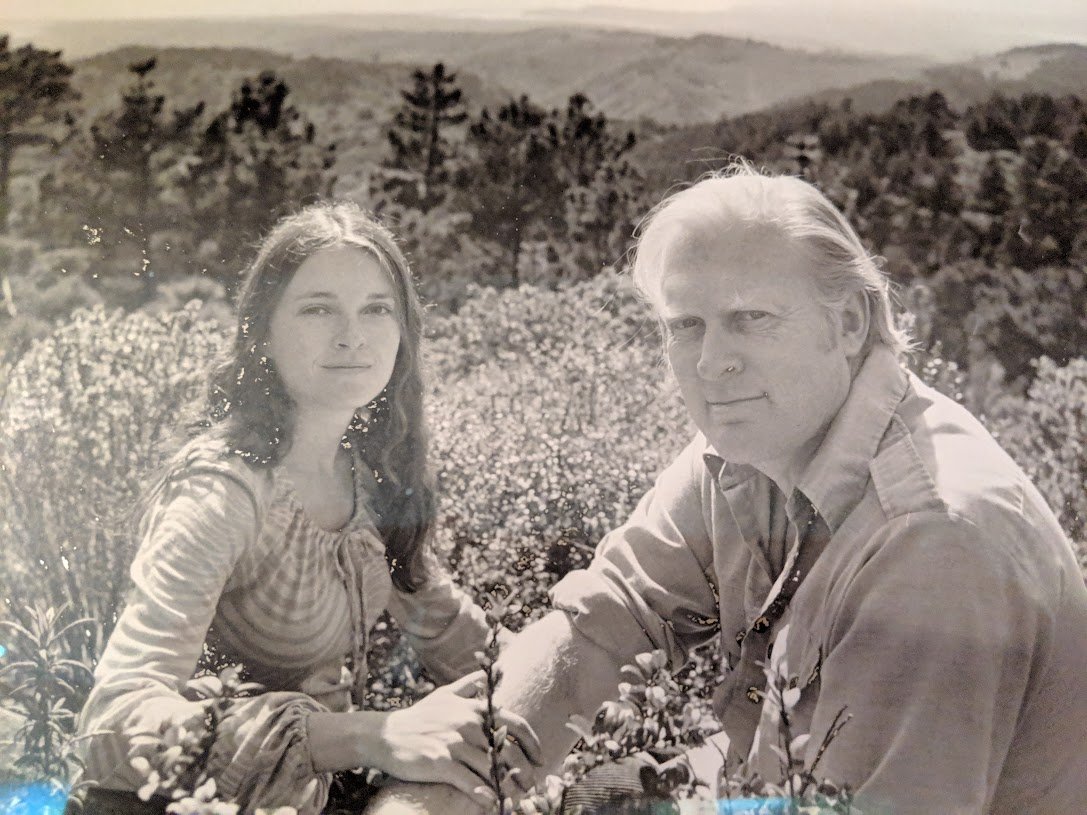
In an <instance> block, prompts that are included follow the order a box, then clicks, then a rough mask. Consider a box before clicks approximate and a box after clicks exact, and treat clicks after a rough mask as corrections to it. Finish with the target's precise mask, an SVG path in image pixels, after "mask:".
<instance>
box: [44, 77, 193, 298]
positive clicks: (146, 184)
mask: <svg viewBox="0 0 1087 815" xmlns="http://www.w3.org/2000/svg"><path fill="white" fill-rule="evenodd" d="M155 65H156V60H155V58H154V57H152V58H150V59H147V60H145V61H143V62H137V63H133V64H131V65H130V66H129V72H130V73H132V74H133V76H134V77H135V79H134V81H133V83H132V84H131V85H130V86H129V87H128V88H126V89H125V90H124V91H122V94H121V104H120V107H119V108H118V109H117V110H114V111H108V112H106V113H104V114H102V115H100V116H99V117H98V118H97V119H96V120H95V121H94V122H93V123H92V125H91V127H90V130H89V132H87V133H85V134H82V135H81V136H80V137H79V138H78V139H76V140H75V141H74V142H73V143H72V145H71V148H70V150H69V151H68V152H67V154H66V155H65V156H64V158H63V160H62V161H61V162H60V165H59V167H58V168H57V169H55V170H53V171H52V172H50V173H48V174H47V175H46V176H45V177H44V178H43V179H42V181H41V184H40V190H41V200H42V206H41V208H40V209H41V211H40V214H39V224H38V229H39V232H40V233H41V234H42V235H43V236H44V237H45V238H46V239H47V240H48V241H49V242H51V243H53V244H54V245H58V244H59V245H61V246H65V245H68V246H70V245H78V244H79V243H81V242H84V241H86V242H89V243H90V245H91V246H92V248H93V249H95V250H96V252H97V260H98V263H97V264H96V267H95V268H94V270H93V271H94V274H95V275H96V276H98V275H102V276H104V277H112V278H116V277H117V276H118V275H121V276H125V277H127V278H128V279H131V277H132V276H135V277H137V278H139V279H140V280H141V281H142V286H138V287H137V289H139V291H137V292H134V293H132V294H133V296H135V297H136V298H137V299H143V298H146V297H149V296H151V294H152V293H153V291H154V288H155V286H156V283H157V275H158V272H159V269H158V267H159V265H160V264H159V263H157V262H155V261H156V260H158V259H161V255H162V250H164V249H165V247H166V246H167V245H168V241H162V242H156V241H155V240H154V238H155V237H156V235H161V234H163V233H170V232H176V230H177V229H178V228H179V227H183V225H184V222H185V212H184V208H183V207H179V206H178V202H177V201H176V200H172V199H171V197H170V192H171V190H172V186H173V184H172V177H171V173H172V171H173V170H174V169H175V168H176V166H177V165H178V163H179V162H181V161H182V160H183V158H184V157H185V156H186V155H188V154H189V153H190V152H191V149H192V136H193V132H194V129H195V125H196V122H197V121H198V119H199V117H200V115H201V113H202V111H203V103H200V104H197V105H195V106H193V107H191V108H188V109H183V110H175V111H171V112H168V111H167V109H166V100H165V97H164V96H163V95H162V94H160V93H158V92H157V91H156V88H155V83H154V81H153V80H152V79H151V74H152V72H153V71H154V69H155ZM166 251H168V250H166ZM156 256H158V257H156Z"/></svg>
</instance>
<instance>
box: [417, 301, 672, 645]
mask: <svg viewBox="0 0 1087 815" xmlns="http://www.w3.org/2000/svg"><path fill="white" fill-rule="evenodd" d="M615 285H616V284H615V283H614V282H611V283H608V282H591V283H584V284H579V285H577V286H573V287H571V288H569V289H564V290H560V291H555V292H551V291H541V290H532V289H521V290H515V291H508V292H501V293H496V292H487V293H484V294H483V296H481V297H480V298H479V299H478V300H474V301H472V303H471V304H470V305H469V306H466V307H465V308H464V309H462V310H461V312H460V313H459V314H457V315H456V317H453V318H449V319H448V320H446V321H444V322H442V323H439V324H438V326H437V327H436V331H435V333H436V334H437V335H438V340H437V341H436V342H435V345H436V346H437V347H436V348H435V351H436V355H435V356H436V357H437V358H436V364H435V368H436V369H437V370H438V371H439V372H440V374H441V375H440V377H439V379H438V384H437V385H436V398H435V399H434V400H432V401H433V404H432V406H431V411H432V420H431V426H432V431H433V432H432V437H433V449H434V451H433V460H434V462H435V464H436V465H437V469H438V479H439V494H440V506H439V516H438V520H437V523H436V525H435V526H436V534H437V545H438V547H439V549H440V550H442V551H443V552H444V553H445V554H446V555H447V557H448V558H449V561H450V563H451V565H452V566H453V568H454V569H455V570H456V572H457V574H458V576H459V578H460V580H461V581H462V582H463V583H464V584H465V585H466V586H467V587H468V588H469V589H470V590H471V591H473V592H474V593H476V595H477V596H478V597H482V596H484V595H485V594H486V593H488V592H492V591H500V592H502V593H504V591H505V589H506V588H508V587H509V586H511V585H520V586H521V587H522V592H528V593H529V594H528V595H526V596H522V598H521V599H522V602H523V608H524V609H525V611H526V613H527V614H528V615H529V616H533V615H538V614H540V613H542V612H543V611H544V610H545V609H546V607H547V601H546V590H547V589H548V588H549V587H550V586H551V585H552V584H553V583H554V582H555V580H556V579H557V578H558V577H561V576H562V575H564V574H565V573H566V572H568V571H570V570H571V569H573V568H577V567H580V566H583V565H585V564H586V563H587V562H588V560H589V558H590V557H591V555H592V552H593V549H594V548H595V546H596V544H597V542H598V541H599V540H600V538H601V537H603V535H604V534H605V533H607V532H608V531H609V530H611V529H612V528H614V527H616V526H618V525H619V524H620V523H621V522H622V521H623V520H625V518H626V516H627V515H628V514H629V513H630V511H631V510H632V509H633V507H634V505H635V504H636V502H637V501H638V499H639V498H640V497H641V495H642V494H643V493H644V492H645V490H646V489H647V488H648V487H649V486H650V485H651V484H652V481H653V478H654V477H655V476H656V474H657V473H658V472H659V471H660V470H661V469H662V468H663V466H664V465H665V464H666V463H667V462H668V461H669V460H670V459H671V458H672V457H673V456H674V455H675V454H676V453H677V452H678V451H679V450H680V449H681V448H682V447H683V445H684V444H685V443H686V442H687V441H688V440H689V438H690V436H691V433H692V430H691V428H690V426H689V425H688V422H687V418H686V414H685V412H684V410H683V408H682V405H681V403H680V401H679V398H678V395H677V394H676V393H675V389H674V388H673V387H669V386H668V385H667V384H666V380H665V374H664V372H663V371H662V370H660V366H659V365H658V360H659V357H660V352H659V350H658V348H657V343H656V340H655V338H654V336H653V334H652V332H649V331H646V330H645V329H644V328H642V323H643V321H642V320H641V318H640V316H636V314H637V312H635V311H634V310H633V309H634V308H637V307H636V306H634V304H633V301H632V300H631V299H629V296H628V298H627V299H625V300H624V299H623V298H622V295H621V294H620V293H618V292H617V289H616V288H613V287H614V286H615ZM639 331H641V333H638V332H639ZM524 617H525V614H524V613H523V614H521V615H520V619H519V618H518V615H513V617H511V625H513V626H514V627H516V626H517V625H518V624H520V622H522V621H523V619H524Z"/></svg>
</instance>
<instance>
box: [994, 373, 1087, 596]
mask: <svg viewBox="0 0 1087 815" xmlns="http://www.w3.org/2000/svg"><path fill="white" fill-rule="evenodd" d="M1035 369H1036V374H1035V378H1034V382H1033V383H1032V384H1031V386H1030V389H1029V390H1028V392H1027V395H1026V397H1025V398H1024V397H1015V396H1008V397H1005V398H1003V399H1000V400H997V402H996V403H995V404H994V405H993V406H992V407H991V408H990V411H989V415H988V417H987V419H986V421H987V424H988V425H989V427H990V428H991V429H992V431H993V432H994V434H995V435H996V436H997V438H998V439H999V441H1000V443H1001V445H1003V447H1004V449H1005V450H1007V451H1008V454H1009V455H1011V457H1012V458H1014V459H1015V460H1016V462H1017V463H1018V464H1019V466H1021V467H1022V468H1023V469H1024V470H1026V472H1027V474H1028V475H1029V476H1030V478H1031V480H1032V481H1033V482H1034V484H1035V486H1037V487H1038V489H1039V490H1040V491H1041V493H1042V495H1043V496H1044V497H1045V499H1046V501H1048V503H1049V505H1050V507H1052V508H1053V511H1054V512H1055V513H1057V518H1058V520H1060V522H1061V526H1062V527H1064V530H1065V531H1066V532H1067V533H1068V535H1069V536H1070V537H1071V538H1072V541H1073V543H1074V544H1075V546H1076V550H1077V555H1078V557H1079V562H1080V566H1081V567H1082V568H1083V570H1084V574H1085V575H1087V488H1085V485H1087V358H1080V359H1073V360H1071V361H1070V362H1069V363H1068V364H1067V365H1065V366H1063V367H1058V366H1057V364H1056V363H1055V362H1053V360H1051V359H1048V358H1046V357H1042V358H1041V359H1039V360H1037V362H1036V363H1035Z"/></svg>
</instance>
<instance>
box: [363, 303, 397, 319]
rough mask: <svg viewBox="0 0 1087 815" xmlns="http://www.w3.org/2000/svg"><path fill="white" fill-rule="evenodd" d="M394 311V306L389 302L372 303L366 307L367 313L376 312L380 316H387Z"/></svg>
mask: <svg viewBox="0 0 1087 815" xmlns="http://www.w3.org/2000/svg"><path fill="white" fill-rule="evenodd" d="M392 313H393V309H392V306H390V305H388V304H387V303H372V304H370V305H369V306H367V307H366V314H376V315H378V316H380V317H385V316H387V315H389V314H392Z"/></svg>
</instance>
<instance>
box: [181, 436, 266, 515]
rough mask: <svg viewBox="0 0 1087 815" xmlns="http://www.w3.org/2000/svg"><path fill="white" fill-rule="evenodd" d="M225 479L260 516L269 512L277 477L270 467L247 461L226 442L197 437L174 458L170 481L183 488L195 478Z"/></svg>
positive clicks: (213, 438)
mask: <svg viewBox="0 0 1087 815" xmlns="http://www.w3.org/2000/svg"><path fill="white" fill-rule="evenodd" d="M209 477H210V478H212V479H215V480H225V481H226V482H227V485H228V486H229V487H230V488H231V489H230V492H232V493H238V492H241V493H242V494H244V495H245V496H246V497H247V498H248V500H250V501H251V502H252V504H253V509H254V511H255V513H256V514H257V516H258V517H259V516H261V515H263V514H264V512H265V511H266V509H267V507H268V504H269V502H270V501H271V498H272V492H273V489H274V478H273V475H272V471H271V468H269V467H265V466H261V465H259V464H255V463H253V462H250V461H247V460H246V458H245V457H244V456H243V455H241V454H240V453H238V452H237V451H235V450H233V449H231V447H230V445H229V444H227V442H226V441H225V440H223V439H220V438H216V437H214V436H208V435H204V436H198V437H197V438H194V439H192V440H190V441H189V442H188V443H187V444H185V445H184V446H183V447H182V448H181V449H180V450H178V452H177V453H176V454H175V455H174V457H173V459H172V461H171V463H170V465H169V467H168V474H167V481H168V482H171V483H172V484H173V485H175V486H181V485H183V484H184V483H185V482H187V481H188V482H191V480H192V479H206V478H209Z"/></svg>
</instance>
